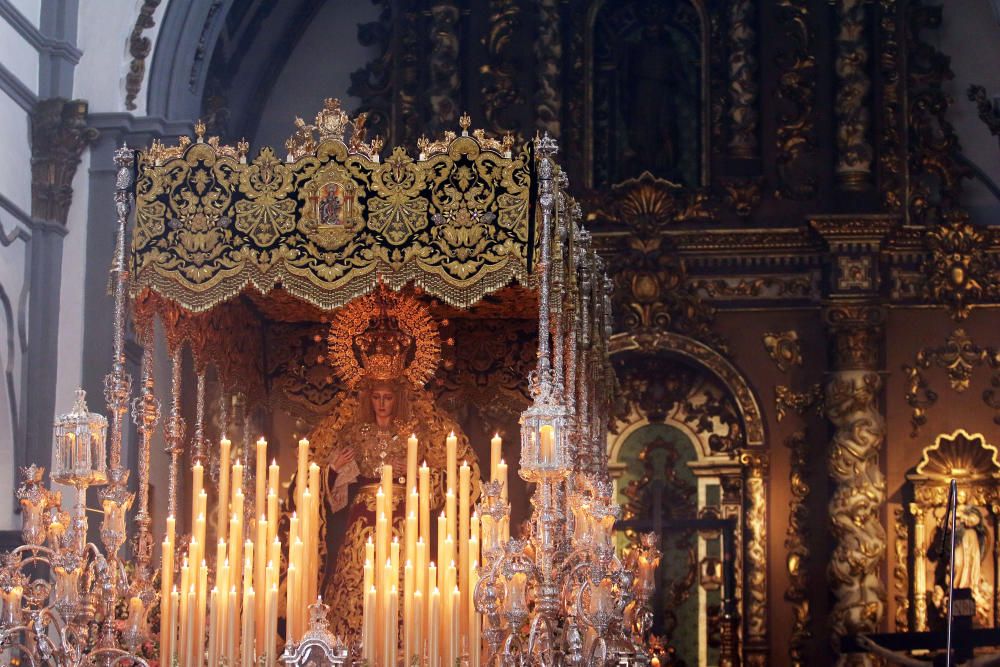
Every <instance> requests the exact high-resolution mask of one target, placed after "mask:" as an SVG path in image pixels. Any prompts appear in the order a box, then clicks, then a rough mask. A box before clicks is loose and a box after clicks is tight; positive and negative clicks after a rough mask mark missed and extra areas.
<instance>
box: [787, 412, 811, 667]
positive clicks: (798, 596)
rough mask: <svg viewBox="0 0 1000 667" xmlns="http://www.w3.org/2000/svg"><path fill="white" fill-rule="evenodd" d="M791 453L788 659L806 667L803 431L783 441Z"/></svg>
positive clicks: (806, 510) (797, 666)
mask: <svg viewBox="0 0 1000 667" xmlns="http://www.w3.org/2000/svg"><path fill="white" fill-rule="evenodd" d="M785 446H786V447H788V448H789V449H790V450H791V464H790V469H789V473H788V475H789V477H788V481H789V485H790V486H791V494H792V499H791V503H790V505H789V510H788V528H787V530H786V531H785V550H786V555H785V567H786V569H787V570H788V579H789V583H788V588H787V589H786V590H785V600H787V601H788V602H790V603H792V615H793V618H794V620H793V621H792V636H791V639H790V640H789V643H788V657H789V659H790V660H791V662H790V664H791V666H792V667H802V666H803V665H805V664H806V660H807V656H806V647H807V645H808V643H809V640H810V639H811V638H812V632H811V631H810V630H809V625H810V623H811V622H812V612H811V610H810V607H809V577H808V573H807V568H808V563H809V560H810V558H811V554H810V552H809V544H808V539H809V532H810V531H809V506H808V504H807V501H808V499H809V492H810V488H809V482H808V479H807V475H808V472H809V457H808V441H807V440H806V434H805V432H803V431H797V432H795V433H793V434H792V435H791V436H789V437H788V438H787V439H786V440H785Z"/></svg>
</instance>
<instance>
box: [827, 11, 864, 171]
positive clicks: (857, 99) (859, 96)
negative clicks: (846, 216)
mask: <svg viewBox="0 0 1000 667" xmlns="http://www.w3.org/2000/svg"><path fill="white" fill-rule="evenodd" d="M867 7H868V0H838V1H837V22H838V25H837V36H836V39H835V43H836V50H837V51H836V53H837V55H836V60H835V63H834V68H835V70H836V74H837V98H836V102H835V104H834V112H835V114H836V118H837V167H836V172H837V182H838V184H839V185H840V187H841V188H843V189H845V190H863V189H866V188H868V187H869V186H871V183H872V155H873V151H872V144H871V136H870V134H871V112H870V110H869V108H868V104H869V102H870V98H871V76H870V75H869V73H868V59H869V55H870V47H869V44H868V39H869V36H868V34H867V33H866V31H865V24H866V21H867Z"/></svg>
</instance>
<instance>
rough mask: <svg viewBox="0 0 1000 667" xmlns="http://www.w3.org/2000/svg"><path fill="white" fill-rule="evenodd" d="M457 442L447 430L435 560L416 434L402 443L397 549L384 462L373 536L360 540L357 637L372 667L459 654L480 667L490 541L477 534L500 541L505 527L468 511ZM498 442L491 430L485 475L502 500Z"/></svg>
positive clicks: (468, 488) (448, 662)
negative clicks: (480, 605) (479, 591)
mask: <svg viewBox="0 0 1000 667" xmlns="http://www.w3.org/2000/svg"><path fill="white" fill-rule="evenodd" d="M457 445H458V441H457V439H456V438H455V436H454V434H452V435H450V436H448V438H447V440H446V450H447V452H446V453H447V459H446V473H445V480H446V494H445V508H444V511H443V512H442V513H441V514H440V515H439V516H438V517H437V559H436V561H435V560H433V559H432V557H431V556H432V553H431V551H430V542H431V514H430V470H429V468H428V467H427V463H426V462H425V463H424V464H423V465H421V466H420V468H419V470H418V468H417V438H416V437H414V436H411V437H410V438H409V441H408V442H407V457H406V463H407V465H406V487H405V488H406V489H409V493H407V494H406V503H405V515H404V516H405V523H404V529H403V552H402V554H401V553H400V543H399V538H398V537H395V536H393V535H392V525H393V521H392V514H393V497H392V495H393V471H392V466H390V465H388V464H386V465H383V466H382V483H381V485H380V487H379V488H378V490H377V491H376V495H375V517H376V525H375V539H374V540H372V539H371V538H370V537H369V539H368V543H367V544H366V545H365V565H364V589H363V590H364V592H365V598H364V619H363V628H362V642H361V643H362V658H364V659H366V660H367V661H368V662H369V664H371V665H374V666H376V667H394V666H395V665H399V664H402V665H410V664H412V662H413V658H414V657H418V659H419V664H421V665H425V664H426V667H451V666H452V665H454V664H455V660H456V659H459V658H461V657H462V656H463V655H467V656H468V664H469V665H470V667H479V665H480V658H481V650H482V639H481V632H482V618H481V617H480V614H478V613H476V608H475V603H474V595H475V588H476V583H477V582H478V567H479V563H480V547H482V550H483V552H484V553H488V552H489V550H490V548H491V547H492V546H493V545H491V544H485V543H483V544H480V534H482V536H483V538H484V539H486V540H489V539H493V538H490V537H489V536H491V535H497V536H498V537H499V538H500V539H505V538H506V537H509V526H508V525H506V524H507V520H506V519H504V520H503V521H502V523H503V525H500V526H495V527H494V526H490V525H489V522H490V521H491V518H490V517H489V516H484V517H482V518H481V519H480V517H479V516H478V515H477V514H476V513H475V512H474V511H471V506H472V500H473V499H472V497H471V494H472V480H471V469H470V467H469V465H468V464H467V463H465V462H463V463H462V465H461V466H458V465H457V456H456V455H457ZM501 445H502V443H501V439H500V437H499V436H494V437H493V440H492V441H491V447H490V475H491V479H493V480H499V481H500V482H502V484H503V492H502V493H503V499H504V501H506V500H507V464H506V463H505V462H504V461H503V459H502V458H501ZM456 489H457V492H458V496H457V497H456V495H455V493H456ZM470 512H471V514H470ZM481 524H482V525H481ZM480 528H482V531H480ZM401 556H402V557H403V558H404V560H403V564H402V570H403V577H402V591H400V590H399V584H400V557H401ZM401 601H402V608H400V603H401ZM400 632H402V637H400ZM400 640H402V641H400ZM400 649H401V650H402V660H400V652H399V651H400ZM425 658H426V660H427V662H426V663H425V662H424V660H425Z"/></svg>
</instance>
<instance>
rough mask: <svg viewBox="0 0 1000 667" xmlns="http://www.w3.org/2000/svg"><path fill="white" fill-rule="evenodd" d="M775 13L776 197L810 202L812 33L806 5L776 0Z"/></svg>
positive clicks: (813, 176)
mask: <svg viewBox="0 0 1000 667" xmlns="http://www.w3.org/2000/svg"><path fill="white" fill-rule="evenodd" d="M776 10H777V14H778V17H779V18H778V20H779V21H780V24H781V27H782V31H783V34H784V36H785V37H786V39H787V41H786V44H787V45H788V46H787V47H785V48H784V49H783V50H782V51H781V52H780V53H779V54H778V55H777V56H776V58H775V61H776V64H777V65H778V67H779V68H781V75H780V76H779V78H778V86H777V90H776V91H775V92H776V95H777V100H778V102H779V104H782V105H783V111H782V113H781V115H780V116H779V117H778V127H777V128H776V130H775V141H776V144H777V148H778V154H777V157H776V163H777V168H778V181H779V182H778V187H777V189H776V190H775V195H776V196H778V197H783V198H786V199H809V198H811V197H813V196H815V194H816V190H817V187H818V182H817V179H816V173H815V168H813V167H812V166H811V165H807V164H806V159H805V158H806V157H807V156H808V155H810V154H812V153H814V152H815V151H816V146H817V143H816V136H815V134H816V122H815V120H814V119H813V112H814V110H815V107H816V56H815V54H814V53H813V52H812V49H813V43H814V41H815V31H814V30H813V28H812V27H811V26H810V25H809V7H808V6H807V4H806V3H803V2H797V1H795V0H778V2H777V8H776Z"/></svg>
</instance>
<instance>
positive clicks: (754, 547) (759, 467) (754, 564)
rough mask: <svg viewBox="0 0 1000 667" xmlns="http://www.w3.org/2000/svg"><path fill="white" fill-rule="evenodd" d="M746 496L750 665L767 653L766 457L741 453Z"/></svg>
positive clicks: (758, 661)
mask: <svg viewBox="0 0 1000 667" xmlns="http://www.w3.org/2000/svg"><path fill="white" fill-rule="evenodd" d="M740 462H741V463H743V465H744V474H745V482H744V485H745V486H744V489H745V490H744V493H745V494H746V501H747V512H746V533H745V534H744V539H745V540H746V559H747V562H746V581H747V587H746V600H745V604H744V609H745V614H746V633H747V634H746V648H745V652H746V653H747V661H748V663H749V664H764V663H763V662H760V660H762V659H764V658H766V654H767V468H768V462H767V454H766V453H765V452H762V451H750V450H744V451H743V452H742V453H741V455H740Z"/></svg>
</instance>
